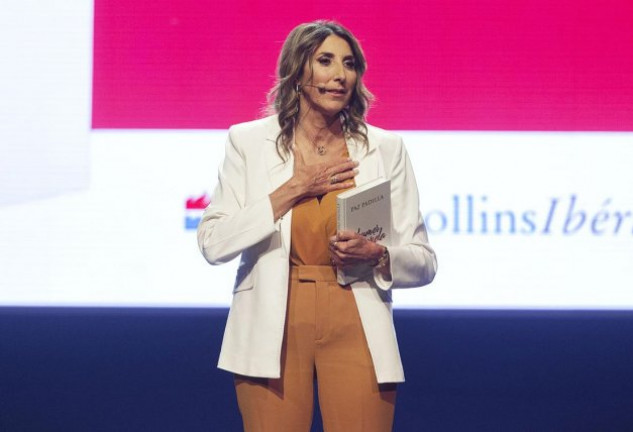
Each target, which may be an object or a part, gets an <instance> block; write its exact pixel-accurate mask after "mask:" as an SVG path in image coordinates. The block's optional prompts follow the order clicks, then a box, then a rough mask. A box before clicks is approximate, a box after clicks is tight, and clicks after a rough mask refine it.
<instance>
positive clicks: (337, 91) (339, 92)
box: [326, 89, 347, 97]
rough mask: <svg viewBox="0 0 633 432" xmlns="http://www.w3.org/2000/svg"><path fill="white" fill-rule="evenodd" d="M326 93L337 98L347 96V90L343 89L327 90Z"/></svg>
mask: <svg viewBox="0 0 633 432" xmlns="http://www.w3.org/2000/svg"><path fill="white" fill-rule="evenodd" d="M326 92H327V93H328V94H331V95H333V96H339V97H342V96H345V95H346V94H347V90H345V89H327V90H326Z"/></svg>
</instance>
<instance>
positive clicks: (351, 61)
mask: <svg viewBox="0 0 633 432" xmlns="http://www.w3.org/2000/svg"><path fill="white" fill-rule="evenodd" d="M343 64H344V65H345V67H346V68H348V69H356V62H355V61H354V59H347V60H345V61H344V62H343Z"/></svg>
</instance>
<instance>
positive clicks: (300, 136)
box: [198, 21, 437, 432]
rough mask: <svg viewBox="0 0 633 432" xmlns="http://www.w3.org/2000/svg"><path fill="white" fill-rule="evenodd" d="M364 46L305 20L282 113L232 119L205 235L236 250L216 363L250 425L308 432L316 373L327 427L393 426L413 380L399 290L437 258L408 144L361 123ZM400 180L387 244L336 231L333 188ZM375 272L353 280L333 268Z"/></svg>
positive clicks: (288, 62)
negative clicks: (396, 323) (397, 318)
mask: <svg viewBox="0 0 633 432" xmlns="http://www.w3.org/2000/svg"><path fill="white" fill-rule="evenodd" d="M365 69H366V63H365V58H364V55H363V52H362V50H361V48H360V46H359V44H358V42H357V41H356V39H355V38H354V36H352V34H351V33H350V32H349V31H348V30H346V29H345V28H343V27H342V26H340V25H339V24H336V23H333V22H325V21H316V22H312V23H308V24H302V25H300V26H298V27H296V28H295V29H294V30H293V31H292V32H291V33H290V35H289V36H288V38H287V39H286V41H285V43H284V46H283V48H282V51H281V54H280V58H279V66H278V79H277V83H276V85H275V87H274V88H273V90H272V91H271V100H272V106H273V108H274V110H275V112H276V115H274V116H270V117H267V118H264V119H260V120H256V121H253V122H249V123H244V124H240V125H236V126H233V127H231V129H230V130H229V137H228V142H227V146H226V155H225V160H224V162H223V164H222V166H221V168H220V171H219V181H218V185H217V187H216V189H215V192H214V195H213V198H212V200H211V204H210V205H209V207H208V208H207V209H206V210H205V213H204V215H203V217H202V220H201V223H200V226H199V228H198V243H199V246H200V249H201V251H202V253H203V255H204V257H205V258H206V259H207V261H209V262H210V263H211V264H219V263H223V262H226V261H229V260H231V259H233V258H235V257H237V256H238V255H240V254H241V261H240V266H239V269H238V272H237V277H236V282H235V287H234V290H233V292H234V294H233V301H232V305H231V310H230V313H229V317H228V320H227V325H226V330H225V334H224V340H223V343H222V350H221V353H220V359H219V364H218V367H220V368H221V369H225V370H228V371H231V372H233V373H234V374H235V385H236V393H237V399H238V404H239V407H240V412H241V414H242V419H243V423H244V429H245V430H246V431H249V432H250V431H275V432H277V431H292V432H296V431H308V430H310V425H311V422H312V409H313V385H314V382H315V381H316V383H317V388H318V398H319V403H320V409H321V415H322V418H323V423H324V427H325V430H326V431H328V432H336V431H345V432H350V431H363V432H367V431H389V430H391V427H392V423H393V412H394V404H395V393H396V383H398V382H402V381H404V374H403V371H402V364H401V362H400V356H399V353H398V346H397V342H396V338H395V333H394V328H393V320H392V315H391V289H392V288H396V287H397V288H405V287H414V286H421V285H424V284H427V283H430V282H431V281H432V280H433V277H434V276H435V271H436V267H437V263H436V259H435V254H434V252H433V250H432V249H431V247H430V246H429V244H428V240H427V235H426V230H425V227H424V222H423V220H422V217H421V215H420V211H419V207H418V193H417V186H416V183H415V179H414V175H413V171H412V168H411V164H410V162H409V158H408V156H407V153H406V150H405V148H404V146H403V144H402V140H401V139H400V138H399V137H398V136H396V135H394V134H392V133H388V132H386V131H383V130H381V129H378V128H375V127H372V126H369V125H367V124H365V122H364V117H365V114H366V110H367V107H368V102H369V98H370V96H371V95H370V93H369V92H368V91H367V89H366V88H365V86H364V85H363V82H362V76H363V73H364V72H365ZM378 177H386V178H390V179H391V189H392V191H391V192H392V203H393V209H392V238H393V242H392V245H391V246H389V248H386V247H384V246H381V245H379V244H377V243H373V242H371V241H369V240H366V239H365V238H364V237H362V236H360V235H358V234H356V233H354V232H349V231H343V232H337V231H336V205H335V202H336V195H337V194H338V193H339V192H340V191H342V190H345V189H349V188H351V187H353V186H354V185H356V184H358V185H360V184H363V183H366V182H367V181H370V180H372V179H374V178H378ZM361 263H362V264H365V265H368V266H371V267H373V268H372V269H371V271H368V272H367V274H366V276H365V277H364V278H363V279H361V280H359V281H357V282H354V283H353V284H351V286H350V285H346V286H341V285H338V284H337V283H336V268H337V267H340V268H344V267H348V266H352V265H356V264H361Z"/></svg>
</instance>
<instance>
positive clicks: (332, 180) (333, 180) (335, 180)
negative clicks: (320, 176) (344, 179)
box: [330, 174, 338, 184]
mask: <svg viewBox="0 0 633 432" xmlns="http://www.w3.org/2000/svg"><path fill="white" fill-rule="evenodd" d="M337 182H338V179H337V178H336V174H334V175H333V176H332V178H331V179H330V183H332V184H334V183H337Z"/></svg>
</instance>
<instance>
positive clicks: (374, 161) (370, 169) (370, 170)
mask: <svg viewBox="0 0 633 432" xmlns="http://www.w3.org/2000/svg"><path fill="white" fill-rule="evenodd" d="M347 148H348V152H349V155H350V157H351V158H352V159H353V160H357V161H358V163H359V166H358V174H357V175H356V177H355V178H354V181H355V182H356V186H361V185H364V184H365V183H367V182H369V181H371V180H374V179H376V178H379V177H384V175H385V173H384V168H383V167H382V163H381V160H380V158H379V157H378V156H379V153H380V152H378V151H376V143H375V142H374V140H371V138H370V140H369V144H368V145H367V146H364V145H363V144H362V143H359V142H357V141H356V140H354V139H353V138H350V139H349V141H348V145H347Z"/></svg>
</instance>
